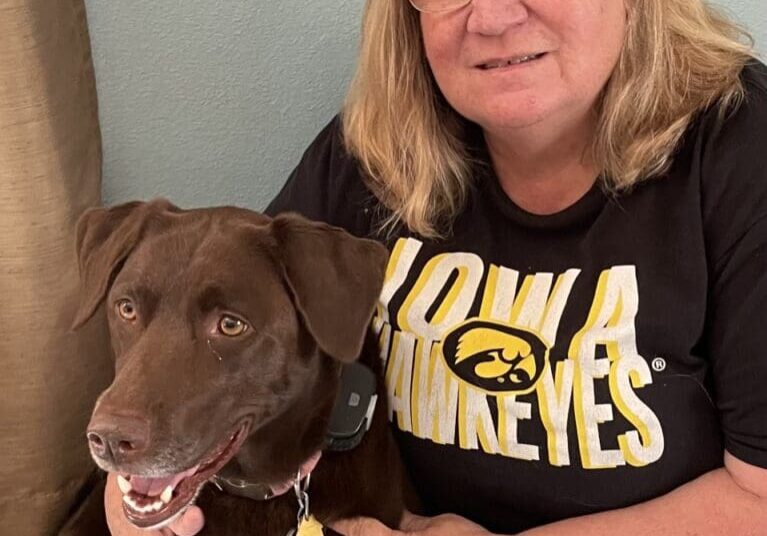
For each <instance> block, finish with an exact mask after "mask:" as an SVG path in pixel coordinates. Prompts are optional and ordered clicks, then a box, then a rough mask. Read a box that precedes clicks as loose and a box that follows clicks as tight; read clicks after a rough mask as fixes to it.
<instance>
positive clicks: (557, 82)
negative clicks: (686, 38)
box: [421, 0, 627, 130]
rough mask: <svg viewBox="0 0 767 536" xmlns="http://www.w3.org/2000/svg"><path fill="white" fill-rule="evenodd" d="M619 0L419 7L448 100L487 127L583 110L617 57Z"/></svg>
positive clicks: (621, 22)
mask: <svg viewBox="0 0 767 536" xmlns="http://www.w3.org/2000/svg"><path fill="white" fill-rule="evenodd" d="M626 16H627V14H626V8H625V5H624V0H473V1H472V2H471V3H470V4H468V5H466V6H465V7H463V8H460V9H458V10H455V11H451V12H448V13H422V14H421V28H422V31H423V40H424V45H425V48H426V55H427V57H428V60H429V64H430V65H431V69H432V71H433V73H434V76H435V78H436V80H437V83H438V84H439V87H440V89H441V90H442V93H443V94H444V95H445V97H446V98H447V100H448V102H449V103H450V104H451V105H452V106H453V108H455V109H456V111H458V113H460V114H461V115H463V116H464V117H466V118H468V119H470V120H472V121H474V122H476V123H478V124H479V125H481V126H483V127H484V128H485V129H487V130H495V129H508V128H520V127H526V126H530V125H534V124H537V123H540V122H542V121H545V120H547V119H554V120H555V121H556V120H557V118H559V120H562V121H564V120H565V119H566V118H567V117H577V116H578V115H581V116H583V115H584V114H586V113H588V111H589V110H591V109H592V108H593V105H594V103H595V101H596V99H597V96H598V95H599V93H600V90H601V89H602V88H603V87H604V85H605V83H606V82H607V80H608V78H609V77H610V73H611V72H612V70H613V67H614V66H615V64H616V63H617V61H618V57H619V55H620V51H621V48H622V45H623V38H624V34H625V30H626Z"/></svg>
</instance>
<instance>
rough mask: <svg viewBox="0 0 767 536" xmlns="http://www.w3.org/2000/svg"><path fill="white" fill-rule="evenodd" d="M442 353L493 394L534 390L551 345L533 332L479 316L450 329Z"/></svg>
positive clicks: (458, 370) (455, 369) (463, 376)
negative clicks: (481, 318) (548, 345)
mask: <svg viewBox="0 0 767 536" xmlns="http://www.w3.org/2000/svg"><path fill="white" fill-rule="evenodd" d="M442 353H443V355H444V358H445V362H446V363H447V366H448V368H449V369H450V370H451V371H453V373H454V374H455V375H456V376H458V377H459V378H460V379H462V380H463V381H465V382H467V383H469V384H471V385H473V386H475V387H478V388H479V389H482V390H484V391H488V392H490V393H515V394H523V393H527V392H530V391H532V390H533V389H534V388H535V384H536V383H537V382H538V379H539V378H540V377H541V374H543V370H544V369H545V368H546V362H547V361H548V358H549V348H548V347H547V346H546V344H545V343H544V342H543V341H542V340H541V339H540V337H538V336H537V335H536V334H534V333H532V332H531V331H527V330H523V329H519V328H515V327H512V326H510V325H508V324H501V323H497V322H490V321H487V320H477V319H474V320H469V321H467V322H464V323H463V324H460V325H459V326H458V327H456V328H455V329H453V330H452V331H450V332H449V333H448V334H447V336H446V337H445V340H444V344H443V346H442Z"/></svg>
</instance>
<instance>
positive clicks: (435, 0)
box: [410, 0, 472, 13]
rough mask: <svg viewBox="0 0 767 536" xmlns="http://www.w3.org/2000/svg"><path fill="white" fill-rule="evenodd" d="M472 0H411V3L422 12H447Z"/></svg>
mask: <svg viewBox="0 0 767 536" xmlns="http://www.w3.org/2000/svg"><path fill="white" fill-rule="evenodd" d="M471 1H472V0H410V4H411V5H412V6H413V7H414V8H416V9H417V10H418V11H421V12H422V13H445V12H447V11H454V10H456V9H460V8H462V7H464V6H467V5H469V4H470V3H471Z"/></svg>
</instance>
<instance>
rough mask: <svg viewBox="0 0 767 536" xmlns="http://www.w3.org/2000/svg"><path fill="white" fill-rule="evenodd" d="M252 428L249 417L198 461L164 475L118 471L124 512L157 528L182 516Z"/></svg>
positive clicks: (142, 524)
mask: <svg viewBox="0 0 767 536" xmlns="http://www.w3.org/2000/svg"><path fill="white" fill-rule="evenodd" d="M249 430H250V421H245V422H243V423H241V424H239V425H238V426H237V428H236V429H235V431H234V432H232V433H231V434H227V436H226V439H224V440H222V441H221V442H220V443H219V444H218V445H216V446H215V447H214V448H213V449H211V450H210V452H209V453H208V454H207V455H205V456H204V457H203V458H202V461H200V462H199V463H198V464H196V465H195V466H194V467H191V468H190V469H187V470H186V471H182V472H180V473H176V474H173V475H168V476H165V477H151V478H150V477H143V476H141V475H118V477H117V483H118V485H119V486H120V491H122V493H123V512H124V513H125V517H126V518H128V520H129V521H130V522H131V523H133V524H134V525H135V526H137V527H139V528H142V529H157V528H160V527H163V526H165V525H167V524H169V523H171V522H172V521H174V520H175V519H176V518H177V517H179V516H180V515H181V514H182V513H183V512H184V511H185V510H186V509H187V508H188V507H189V506H190V505H191V504H192V503H193V502H194V500H195V499H196V498H197V495H198V494H199V492H200V490H201V489H202V487H203V486H204V485H205V483H206V482H207V481H208V480H209V479H210V478H211V477H212V476H213V475H214V474H216V473H217V472H218V471H219V470H220V469H221V468H222V467H223V466H224V465H226V463H227V462H228V461H229V460H231V459H232V457H233V456H234V455H235V454H236V453H237V451H238V450H239V448H240V446H241V445H242V443H243V441H245V438H246V437H247V436H248V431H249Z"/></svg>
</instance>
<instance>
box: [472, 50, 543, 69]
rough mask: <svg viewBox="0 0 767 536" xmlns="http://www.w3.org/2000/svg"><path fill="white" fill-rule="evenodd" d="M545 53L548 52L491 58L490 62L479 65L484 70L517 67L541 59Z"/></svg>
mask: <svg viewBox="0 0 767 536" xmlns="http://www.w3.org/2000/svg"><path fill="white" fill-rule="evenodd" d="M545 55H546V52H540V53H537V54H526V55H524V56H514V57H512V58H505V59H498V60H490V61H488V62H485V63H481V64H479V65H478V66H477V67H478V68H480V69H482V70H483V71H490V70H494V69H504V68H509V67H515V66H517V65H524V64H527V63H532V62H534V61H536V60H539V59H541V58H542V57H544V56H545Z"/></svg>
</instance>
